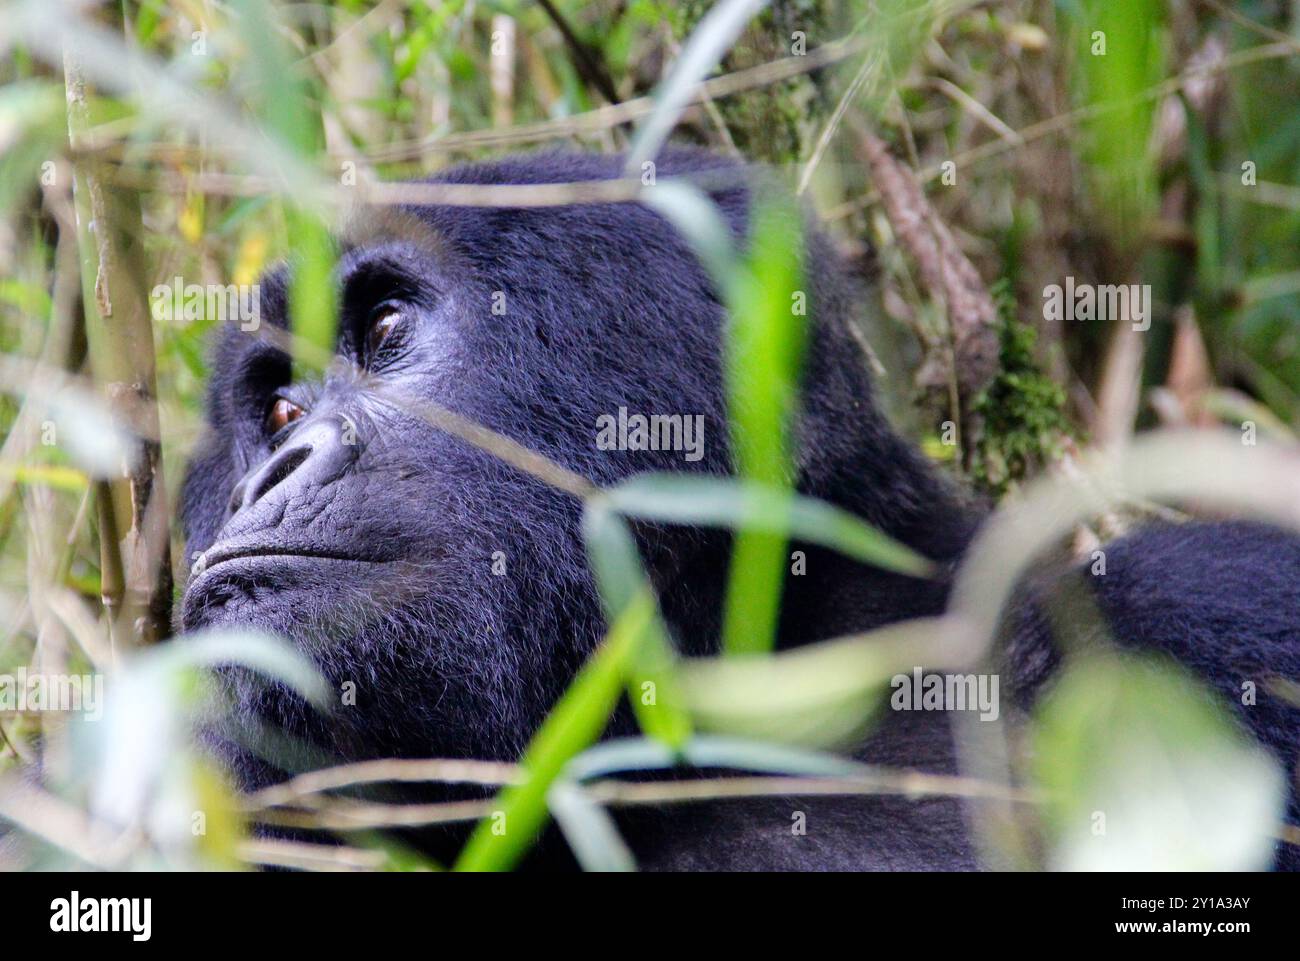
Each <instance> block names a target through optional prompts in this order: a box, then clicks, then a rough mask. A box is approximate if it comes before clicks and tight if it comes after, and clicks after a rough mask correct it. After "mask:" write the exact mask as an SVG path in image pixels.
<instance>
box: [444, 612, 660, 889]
mask: <svg viewBox="0 0 1300 961" xmlns="http://www.w3.org/2000/svg"><path fill="white" fill-rule="evenodd" d="M654 615H655V600H654V597H653V595H651V594H649V593H648V592H642V593H640V594H638V595H637V596H636V597H635V598H634V599H633V600H632V601H631V603H629V604H628V605H627V607H626V608H625V609H624V611H623V613H622V615H620V617H619V618H618V620H617V621H616V622H615V623H614V626H613V627H612V628H611V629H610V631H609V634H608V635H607V636H606V638H605V642H604V643H603V644H602V645H601V646H600V647H599V648H598V649H597V650H596V652H595V654H593V655H592V656H591V658H590V659H588V661H587V663H586V664H585V665H584V666H583V668H582V670H581V671H580V672H579V673H578V676H577V678H576V679H575V680H574V682H573V683H572V684H571V685H570V686H569V689H568V690H567V691H566V692H565V694H564V696H563V697H562V698H560V700H559V703H557V704H556V705H555V707H554V708H553V709H552V710H551V713H550V714H549V715H547V717H546V720H545V721H544V722H543V723H542V726H541V728H539V729H538V731H537V733H536V734H535V735H534V736H533V740H532V742H531V743H530V744H529V745H528V749H527V750H526V751H525V752H524V756H523V759H522V760H521V761H520V765H521V766H522V768H523V769H524V771H525V773H526V775H527V776H526V778H525V780H524V781H522V782H520V783H519V784H514V785H511V786H510V787H508V788H506V789H505V790H504V791H502V792H501V794H500V795H499V796H498V800H499V801H500V806H499V807H498V809H497V810H496V811H494V812H493V813H492V815H491V816H489V817H487V818H485V819H483V820H482V821H480V822H479V823H478V826H477V827H476V828H475V829H474V833H473V834H472V835H471V836H470V839H469V841H468V843H466V845H465V849H464V850H463V851H462V852H461V855H460V858H459V859H458V860H457V861H456V870H458V871H506V870H509V869H510V868H512V867H513V866H514V865H515V864H516V863H517V862H518V861H519V859H520V858H521V857H522V856H523V854H524V852H525V851H526V850H527V849H528V845H529V844H530V843H531V842H532V840H533V838H534V837H536V836H537V832H538V831H540V830H541V828H542V826H543V825H544V824H545V823H546V817H547V807H546V795H547V792H548V791H549V790H550V788H551V785H552V784H554V783H555V782H556V780H557V779H558V778H559V777H560V775H561V773H562V772H563V770H564V766H565V765H566V764H567V763H568V762H569V759H570V758H572V757H574V756H576V755H577V754H578V753H579V752H581V751H582V750H583V749H585V748H586V747H587V745H589V744H590V743H591V742H592V741H594V740H596V738H597V737H599V736H600V734H601V732H602V731H603V730H604V729H605V725H606V723H608V721H609V716H610V714H611V712H613V710H614V705H615V704H616V703H617V701H618V695H619V692H620V691H621V690H622V689H623V684H624V678H625V676H626V672H627V666H628V664H629V663H630V662H631V659H632V658H633V656H634V655H635V652H636V648H637V647H638V645H639V643H640V641H641V637H642V635H643V634H644V633H645V631H646V630H647V628H648V627H649V625H650V623H651V620H652V619H653V617H654Z"/></svg>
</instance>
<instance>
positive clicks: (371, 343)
mask: <svg viewBox="0 0 1300 961" xmlns="http://www.w3.org/2000/svg"><path fill="white" fill-rule="evenodd" d="M405 317H406V311H405V309H404V308H403V306H402V305H401V304H394V303H386V304H380V305H379V306H378V307H376V308H375V309H374V310H372V311H371V312H370V318H369V320H368V321H367V322H366V355H367V356H369V357H373V356H374V355H375V352H376V351H377V350H379V345H380V344H382V343H383V342H384V340H385V339H386V338H387V337H388V335H389V334H391V333H392V332H393V331H394V330H395V329H396V328H397V326H398V324H400V323H401V322H402V321H403V319H405Z"/></svg>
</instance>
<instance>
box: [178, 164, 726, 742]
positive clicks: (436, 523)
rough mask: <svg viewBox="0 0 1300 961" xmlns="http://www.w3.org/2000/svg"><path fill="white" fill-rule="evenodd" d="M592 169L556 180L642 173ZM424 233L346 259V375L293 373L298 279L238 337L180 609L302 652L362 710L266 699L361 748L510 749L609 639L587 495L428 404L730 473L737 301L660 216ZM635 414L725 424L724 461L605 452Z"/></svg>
mask: <svg viewBox="0 0 1300 961" xmlns="http://www.w3.org/2000/svg"><path fill="white" fill-rule="evenodd" d="M579 160H580V161H581V162H582V163H586V164H588V165H591V164H597V165H598V169H597V170H590V169H588V170H583V169H581V167H580V165H579V168H578V169H576V171H575V161H574V159H573V158H569V159H568V160H566V161H565V163H564V164H563V165H562V166H559V167H557V169H556V170H555V171H553V176H552V179H559V180H565V179H573V178H574V177H575V176H578V177H583V176H588V177H590V176H602V175H610V174H613V173H616V172H617V170H618V167H617V163H616V161H608V162H607V161H601V160H599V159H598V158H579ZM606 167H608V168H609V169H608V171H606V170H605V168H606ZM532 169H533V172H534V173H536V168H535V167H534V168H532ZM491 173H492V174H493V175H494V176H496V177H498V178H499V179H503V180H511V179H515V180H518V179H527V178H525V177H522V176H520V175H519V172H518V171H515V172H514V173H513V174H512V172H511V171H510V170H509V169H506V170H504V171H502V170H500V169H494V170H492V171H491ZM466 176H470V177H473V176H478V177H482V176H483V174H482V171H481V170H480V171H479V172H478V173H475V171H474V170H473V168H471V170H470V172H469V173H468V174H467V175H466ZM415 222H417V223H418V228H419V229H418V230H414V231H412V230H405V231H403V232H402V236H403V239H392V234H390V235H389V238H390V239H387V240H379V241H370V242H367V243H364V244H360V245H357V246H355V247H354V248H353V249H351V250H350V251H349V252H348V253H347V254H346V255H345V256H344V257H343V258H342V259H341V261H340V264H339V270H338V291H339V299H338V316H339V326H338V330H339V333H338V341H337V356H336V357H335V359H334V363H333V365H332V367H331V368H330V369H329V370H328V371H327V373H326V374H325V375H324V376H323V377H322V378H319V379H316V380H313V381H306V382H291V379H290V360H289V356H288V354H287V353H286V352H285V349H284V348H285V344H284V337H283V331H284V328H285V326H286V309H285V301H286V284H287V280H286V272H285V271H283V270H281V271H276V272H273V273H272V274H270V275H269V276H268V277H267V278H265V280H264V281H263V287H262V291H261V304H262V317H261V322H262V323H261V329H259V330H258V331H254V332H244V331H242V330H239V329H237V328H235V327H233V326H232V328H231V329H229V330H227V331H225V332H224V335H223V338H222V340H221V342H220V344H219V345H218V351H217V355H216V358H215V362H214V365H213V382H212V387H211V391H210V395H209V412H208V418H209V427H208V431H207V433H206V436H205V439H204V441H203V442H202V443H201V445H200V447H199V449H198V451H197V453H196V456H195V457H194V459H193V461H192V463H191V466H190V471H189V474H188V477H187V481H186V486H185V492H184V497H183V513H184V520H185V527H186V533H187V537H188V544H187V550H188V552H189V557H190V559H191V561H192V562H194V566H193V569H192V573H191V576H190V579H189V582H188V584H187V587H186V590H185V594H184V600H183V604H182V610H181V614H180V617H181V620H182V626H183V628H184V629H185V630H186V631H192V630H196V629H199V628H203V627H214V626H220V627H254V628H259V629H263V630H269V631H271V632H274V633H276V634H279V635H281V636H284V637H287V638H289V639H290V640H292V641H293V642H294V643H295V644H296V645H297V646H298V648H299V649H300V650H302V651H303V652H304V653H305V654H307V655H308V656H309V657H311V658H312V659H313V660H314V661H315V662H316V664H317V665H318V666H319V667H320V668H321V669H322V670H323V671H324V673H325V675H326V677H327V679H328V680H329V681H330V682H331V683H332V684H333V685H334V686H335V687H336V689H337V690H338V691H339V693H340V700H341V701H342V702H343V703H344V704H345V705H346V706H343V707H340V708H339V709H338V710H337V712H336V714H335V716H333V717H331V718H329V719H327V720H319V719H314V718H313V717H312V716H311V714H310V713H309V712H308V711H307V710H306V709H305V708H304V707H303V706H302V705H300V704H298V703H297V702H295V701H294V700H293V699H292V698H290V697H287V696H286V695H284V694H283V692H277V691H276V690H274V689H272V690H269V691H260V690H255V689H253V688H252V687H246V688H245V689H242V690H241V691H240V692H239V693H240V696H241V697H242V698H243V700H244V701H245V704H244V706H245V707H246V708H250V709H252V712H255V713H256V714H257V715H259V716H260V717H261V718H262V719H269V720H271V721H272V722H273V723H274V724H276V725H277V726H280V727H285V728H288V729H289V731H290V733H292V734H295V735H298V736H305V737H307V738H308V739H310V740H312V741H316V742H319V743H325V744H327V745H328V746H329V747H331V748H332V749H335V750H337V751H338V752H339V753H341V754H343V755H344V756H345V757H362V756H374V755H380V754H396V755H402V754H406V755H412V754H415V755H421V756H429V755H432V754H444V755H448V754H450V755H465V754H474V755H477V756H488V757H508V756H512V755H514V754H515V752H517V750H518V749H519V748H520V746H521V745H522V744H523V743H524V742H525V740H526V738H527V736H528V734H529V733H530V732H531V731H532V730H533V729H534V727H535V726H536V724H537V723H538V722H539V721H540V719H541V717H542V716H544V713H545V711H546V710H547V709H548V707H549V705H550V704H551V703H552V702H553V700H554V698H555V697H556V696H557V695H558V694H559V692H560V691H561V690H562V689H563V687H564V685H565V684H566V683H567V681H568V679H569V678H570V677H571V676H572V674H573V671H574V670H575V668H576V667H577V665H578V664H580V663H581V661H582V659H583V658H584V657H585V656H586V654H587V653H589V651H590V650H591V648H592V646H593V645H594V644H595V643H596V641H597V640H598V639H599V636H600V633H601V630H602V623H601V620H602V619H601V614H600V607H599V603H598V598H597V595H596V593H595V590H594V587H593V583H592V579H591V575H590V572H589V571H588V569H587V565H586V560H585V552H584V548H583V544H582V539H581V535H580V520H581V504H580V503H579V502H578V501H577V500H576V499H575V498H574V497H572V496H571V495H569V494H565V493H563V492H560V491H557V490H555V489H553V488H550V487H548V486H547V485H545V484H544V483H542V482H540V481H538V480H536V479H534V478H532V477H530V476H529V475H528V474H526V473H523V472H521V471H518V470H516V469H514V468H511V467H509V466H507V465H506V464H505V463H504V462H502V461H501V460H499V459H497V458H495V457H493V456H492V455H491V454H489V453H487V452H485V451H484V450H482V449H480V448H478V447H475V446H474V445H472V444H470V443H467V442H466V441H464V440H462V439H459V438H457V437H455V436H452V435H451V434H448V433H445V432H443V431H442V430H439V429H437V428H435V427H434V426H432V425H431V424H430V423H429V421H428V415H427V413H426V414H425V415H423V416H422V415H421V414H420V413H419V411H418V410H414V411H413V410H412V406H411V404H412V402H414V403H415V404H416V406H417V407H418V406H419V405H421V404H423V405H426V410H427V409H428V405H437V407H438V408H441V409H445V410H450V411H452V412H454V413H455V414H457V415H459V416H461V417H464V418H467V419H468V420H470V421H473V422H476V423H478V424H482V425H484V426H486V427H489V428H491V429H493V430H494V431H497V432H498V433H500V434H502V435H505V436H506V437H509V438H511V439H512V440H514V441H517V442H518V443H521V444H523V445H524V446H525V447H527V448H529V449H531V450H533V451H536V452H538V453H541V454H543V455H545V456H546V457H549V458H551V459H552V460H554V461H557V462H559V463H560V464H562V465H563V466H564V467H566V468H568V469H569V470H571V471H574V472H576V473H578V474H580V475H582V476H584V477H586V478H588V479H590V480H591V481H593V482H594V483H597V484H605V483H609V482H612V481H616V480H618V479H619V478H621V477H624V476H627V475H629V474H631V473H634V472H637V471H643V470H705V471H712V472H722V471H725V469H726V459H727V455H726V451H725V445H724V444H723V443H722V442H721V440H720V439H721V438H722V437H723V436H724V423H725V421H724V419H723V417H722V416H721V406H722V401H721V388H720V376H719V374H718V369H717V368H718V341H719V337H720V316H721V310H720V308H719V306H718V304H717V301H716V299H715V298H713V296H712V294H711V292H710V290H709V285H708V283H707V281H706V280H705V278H704V276H703V274H702V272H701V271H700V269H699V267H698V265H697V264H696V263H695V261H694V259H693V258H692V257H691V256H690V255H689V252H688V251H687V250H686V248H685V247H684V245H683V244H682V242H681V241H680V240H679V239H678V238H677V236H676V234H675V233H674V232H673V231H672V230H671V228H670V227H669V226H668V225H667V223H666V222H665V221H663V220H662V219H661V218H659V217H658V216H657V215H655V214H653V213H651V212H650V211H649V210H647V209H646V208H643V207H638V206H635V205H617V206H616V205H604V206H600V207H574V208H554V209H546V210H538V211H506V210H474V211H461V210H456V209H450V208H437V209H427V208H426V209H422V210H420V211H417V212H416V216H415ZM413 235H414V236H418V239H416V240H412V239H410V238H411V237H412V236H413ZM620 408H625V409H626V410H628V411H631V412H641V413H644V414H661V413H667V414H674V413H677V414H682V415H685V416H697V415H699V416H702V417H703V418H704V430H705V433H704V449H703V454H704V456H703V457H702V458H698V452H696V453H694V454H693V456H692V457H691V458H688V457H687V456H686V452H682V451H671V450H661V451H639V452H638V451H608V450H602V449H600V446H599V444H598V419H599V418H602V417H604V416H609V415H615V416H616V415H617V413H618V411H619V410H620ZM668 553H670V554H671V553H672V551H669V552H668ZM240 684H241V685H246V684H247V681H246V680H242V679H241V681H240ZM349 692H351V693H353V698H351V699H347V700H345V699H344V695H345V694H347V693H349ZM351 700H355V704H352V703H350V702H351Z"/></svg>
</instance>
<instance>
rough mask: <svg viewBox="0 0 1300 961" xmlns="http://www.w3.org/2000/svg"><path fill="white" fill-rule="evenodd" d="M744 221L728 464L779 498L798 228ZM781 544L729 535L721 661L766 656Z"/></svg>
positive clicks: (786, 469) (799, 357)
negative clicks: (748, 226) (746, 241)
mask: <svg viewBox="0 0 1300 961" xmlns="http://www.w3.org/2000/svg"><path fill="white" fill-rule="evenodd" d="M752 217H753V221H754V225H753V228H752V240H751V244H752V248H751V250H750V253H749V256H748V257H747V258H746V261H747V262H746V264H745V267H744V268H743V269H742V270H741V272H740V273H739V275H738V277H737V278H736V280H735V281H734V282H733V283H732V284H731V285H730V287H729V290H728V297H727V303H728V307H729V308H730V314H731V318H730V326H729V328H728V350H727V410H728V414H729V417H730V420H731V443H732V457H733V460H734V462H735V467H736V472H737V473H738V474H739V475H740V477H741V478H742V479H744V480H750V481H757V482H759V483H762V484H767V485H769V486H771V487H774V488H777V489H781V490H785V491H787V492H788V491H789V489H790V485H791V483H792V480H793V478H794V473H795V471H794V465H793V461H792V456H791V450H790V448H791V445H790V443H789V437H788V432H789V428H790V423H791V415H792V414H793V412H794V408H795V406H796V403H797V399H798V391H799V374H800V371H801V369H802V367H803V350H804V323H803V312H802V310H801V309H799V306H800V304H801V303H802V297H803V292H802V291H800V290H799V285H800V283H801V280H800V278H801V276H802V272H803V271H802V260H803V256H802V253H803V252H802V249H801V231H800V226H801V225H800V222H799V215H798V211H797V210H795V209H794V208H793V205H792V204H789V203H775V202H768V203H763V204H760V205H759V206H758V207H756V208H755V210H754V212H753V214H752ZM792 238H793V239H792ZM771 510H772V511H773V512H774V514H775V515H776V516H780V517H784V515H785V513H786V512H787V511H788V510H789V504H788V502H787V503H780V504H778V503H773V504H772V506H771ZM786 544H787V539H786V536H785V535H784V534H783V533H773V532H771V531H765V530H755V529H753V528H742V529H741V530H740V531H739V532H738V533H737V535H736V541H735V547H734V548H733V551H732V556H731V573H730V577H729V580H728V583H727V596H726V602H725V606H724V617H723V626H722V646H723V649H724V650H725V651H726V652H727V653H728V654H738V653H761V652H764V651H769V650H771V648H772V644H773V642H774V640H775V637H776V626H777V615H778V613H779V611H780V605H781V588H782V585H783V584H784V580H785V561H786Z"/></svg>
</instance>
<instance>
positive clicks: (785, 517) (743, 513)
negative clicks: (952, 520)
mask: <svg viewBox="0 0 1300 961" xmlns="http://www.w3.org/2000/svg"><path fill="white" fill-rule="evenodd" d="M607 497H608V500H609V504H610V506H612V507H613V508H614V509H615V510H617V511H618V512H619V513H621V514H623V515H624V516H626V517H635V518H640V519H642V520H649V521H666V522H668V523H673V524H690V525H697V526H711V527H729V528H735V529H737V530H760V531H767V532H770V533H774V534H782V535H786V536H789V537H795V538H798V539H799V540H802V541H807V542H808V543H811V544H817V545H819V546H821V547H826V548H830V549H831V550H833V551H838V552H839V553H841V554H843V555H845V556H846V557H851V558H853V559H854V560H858V561H862V562H863V563H866V564H874V565H875V566H877V567H883V568H886V569H887V570H891V571H897V572H898V573H900V574H912V575H915V576H917V577H924V576H926V575H927V574H929V573H930V571H931V569H932V566H933V565H932V564H931V563H930V561H928V560H926V558H924V557H922V556H921V555H920V554H917V553H916V552H915V551H913V550H912V549H911V548H910V547H908V546H907V545H905V544H900V543H899V542H898V541H895V540H893V539H892V538H890V537H889V536H888V535H886V534H882V533H881V532H880V531H878V530H876V529H875V528H874V527H872V526H871V525H870V524H867V523H866V522H865V521H863V520H861V519H860V518H858V517H856V516H855V515H853V514H850V513H849V512H848V511H846V510H843V509H842V508H839V507H836V506H835V505H834V504H828V503H826V502H825V501H820V500H817V499H816V498H812V497H804V496H802V495H800V494H790V493H789V492H788V491H786V490H785V489H783V488H781V487H770V486H767V485H763V484H758V483H755V482H752V481H749V482H746V481H737V480H734V479H732V478H723V477H704V476H697V475H690V474H640V475H638V476H636V477H633V478H632V479H631V480H627V481H624V482H623V483H621V484H619V485H618V486H617V487H615V488H612V489H610V490H609V491H608V492H607Z"/></svg>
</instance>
